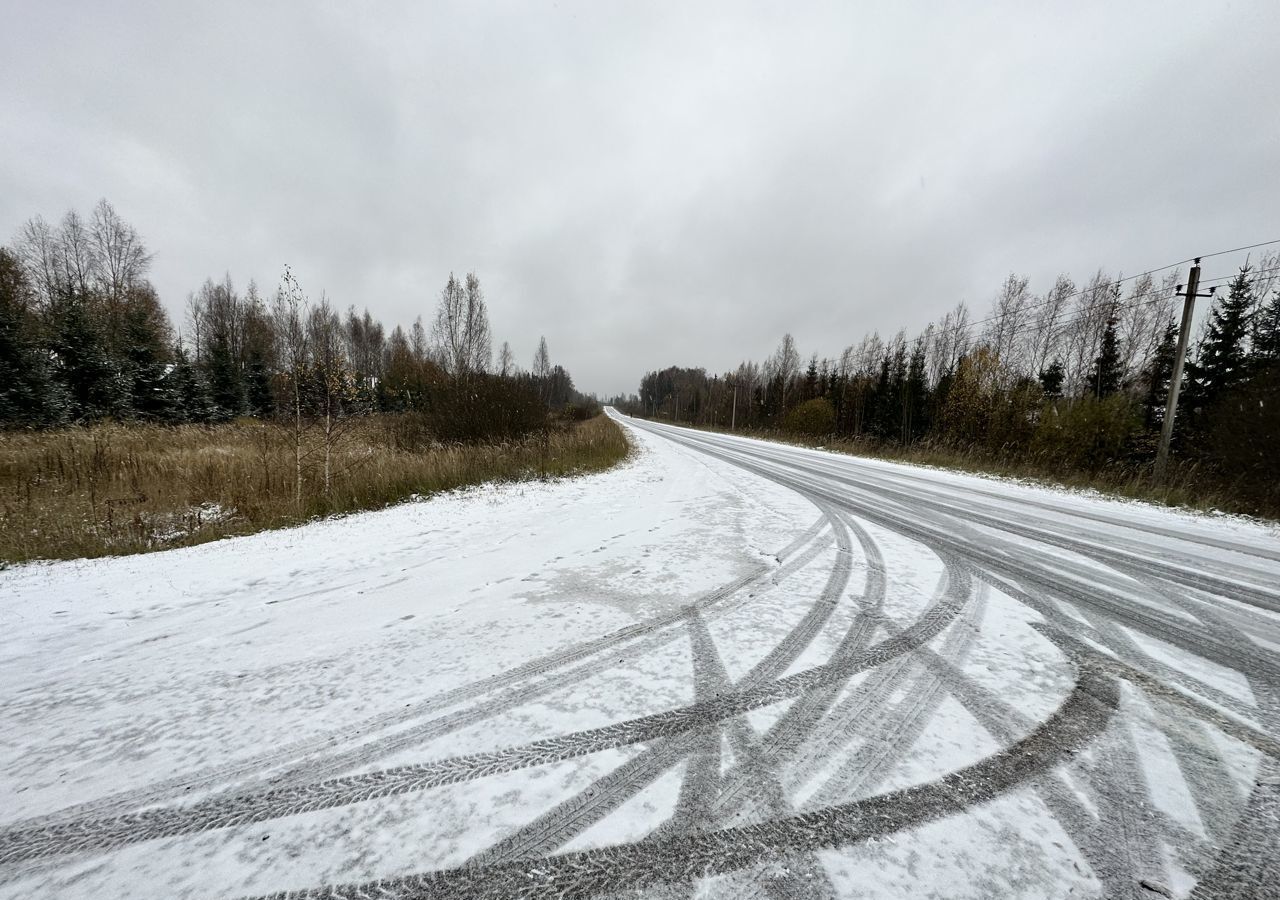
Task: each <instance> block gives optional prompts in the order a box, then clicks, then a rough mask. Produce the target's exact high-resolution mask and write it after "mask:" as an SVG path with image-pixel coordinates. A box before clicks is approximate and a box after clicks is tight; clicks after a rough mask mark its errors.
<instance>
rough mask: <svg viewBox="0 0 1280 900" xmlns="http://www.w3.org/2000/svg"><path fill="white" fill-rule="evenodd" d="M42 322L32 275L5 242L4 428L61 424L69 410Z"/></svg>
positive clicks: (0, 263)
mask: <svg viewBox="0 0 1280 900" xmlns="http://www.w3.org/2000/svg"><path fill="white" fill-rule="evenodd" d="M36 325H37V323H36V320H35V317H34V316H33V315H32V314H31V309H30V290H29V285H28V284H27V279H26V275H25V273H24V272H23V271H22V267H21V266H20V265H19V263H18V260H17V258H16V257H14V256H13V254H11V253H10V252H9V251H8V250H7V249H5V248H3V247H0V427H4V426H9V425H19V426H27V427H33V426H38V425H50V424H56V423H57V422H59V421H61V420H62V418H63V415H64V414H65V404H64V403H62V402H60V401H61V400H62V398H61V396H60V395H59V393H58V391H57V390H56V388H55V385H54V384H53V382H52V380H51V379H50V377H49V365H48V358H47V356H46V355H45V354H44V353H43V352H42V351H41V349H40V346H39V340H38V336H37V332H36Z"/></svg>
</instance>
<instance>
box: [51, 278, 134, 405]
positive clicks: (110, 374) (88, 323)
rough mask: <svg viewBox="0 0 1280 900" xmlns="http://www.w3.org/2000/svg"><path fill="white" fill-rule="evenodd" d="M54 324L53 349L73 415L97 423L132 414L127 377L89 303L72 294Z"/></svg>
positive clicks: (55, 318)
mask: <svg viewBox="0 0 1280 900" xmlns="http://www.w3.org/2000/svg"><path fill="white" fill-rule="evenodd" d="M52 318H53V321H52V323H51V332H52V333H51V334H50V340H49V344H50V349H51V350H52V351H53V355H54V359H55V366H54V372H55V376H56V378H57V380H58V381H59V382H60V383H61V384H62V386H63V387H64V388H65V390H66V393H67V396H68V400H69V414H70V418H72V419H74V420H76V421H79V422H93V421H97V420H98V419H102V418H105V417H106V416H112V415H114V416H119V417H126V418H127V417H128V415H129V414H130V413H131V408H130V405H129V390H128V384H127V383H126V380H125V379H124V378H123V377H122V374H121V372H120V370H119V368H118V366H117V365H116V361H115V360H113V359H112V358H111V356H110V354H109V353H108V352H107V347H106V343H105V340H104V337H103V334H102V331H101V329H100V328H99V324H98V322H97V321H96V320H95V318H94V316H93V315H92V312H91V310H90V309H89V304H88V302H87V301H86V300H85V299H84V298H83V297H80V296H72V297H70V298H69V299H67V300H66V302H64V303H62V304H60V309H59V310H58V312H57V314H56V315H54V316H53V317H52Z"/></svg>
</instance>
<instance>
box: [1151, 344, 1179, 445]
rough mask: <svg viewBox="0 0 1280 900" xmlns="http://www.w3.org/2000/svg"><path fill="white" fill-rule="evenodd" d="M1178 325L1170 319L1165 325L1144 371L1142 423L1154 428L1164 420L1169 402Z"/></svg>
mask: <svg viewBox="0 0 1280 900" xmlns="http://www.w3.org/2000/svg"><path fill="white" fill-rule="evenodd" d="M1177 341H1178V325H1177V323H1176V322H1174V321H1173V319H1170V320H1169V322H1168V324H1167V325H1166V326H1165V329H1164V334H1163V335H1161V337H1160V343H1159V344H1158V345H1156V352H1155V353H1154V354H1153V355H1152V357H1151V363H1150V364H1149V365H1148V366H1147V371H1146V372H1145V373H1144V377H1145V380H1146V386H1147V394H1146V397H1145V399H1144V401H1143V407H1144V409H1143V424H1144V425H1146V427H1147V429H1148V430H1154V429H1155V428H1156V427H1157V426H1159V425H1160V424H1161V423H1163V422H1164V411H1165V405H1166V404H1167V403H1168V402H1169V381H1170V379H1172V378H1173V354H1174V351H1175V350H1176V349H1177Z"/></svg>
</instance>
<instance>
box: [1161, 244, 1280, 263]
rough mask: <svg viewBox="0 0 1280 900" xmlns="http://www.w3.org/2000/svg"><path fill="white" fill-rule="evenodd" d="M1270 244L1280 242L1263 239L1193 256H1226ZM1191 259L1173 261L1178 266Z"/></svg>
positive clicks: (1201, 257)
mask: <svg viewBox="0 0 1280 900" xmlns="http://www.w3.org/2000/svg"><path fill="white" fill-rule="evenodd" d="M1272 244H1280V238H1276V239H1275V240H1274V241H1263V242H1262V243H1261V244H1250V245H1249V246H1248V247H1235V248H1234V249H1231V250H1219V251H1218V252H1217V253H1202V254H1200V255H1199V256H1197V257H1195V259H1208V258H1209V257H1211V256H1226V255H1227V254H1228V253H1239V252H1241V251H1242V250H1256V249H1258V248H1259V247H1269V246H1271V245H1272ZM1192 261H1193V260H1191V259H1184V260H1183V261H1182V262H1180V263H1175V264H1174V265H1179V266H1180V265H1182V263H1187V262H1192Z"/></svg>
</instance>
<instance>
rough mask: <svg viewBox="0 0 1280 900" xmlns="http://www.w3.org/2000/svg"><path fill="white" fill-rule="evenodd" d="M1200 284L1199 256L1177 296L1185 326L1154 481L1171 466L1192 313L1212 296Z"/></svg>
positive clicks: (1179, 336) (1158, 479)
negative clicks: (1199, 301)
mask: <svg viewBox="0 0 1280 900" xmlns="http://www.w3.org/2000/svg"><path fill="white" fill-rule="evenodd" d="M1199 287H1200V257H1198V256H1197V257H1196V263H1195V265H1194V266H1192V267H1191V274H1190V275H1188V276H1187V289H1186V291H1185V292H1183V290H1182V285H1178V293H1177V294H1176V295H1175V296H1178V297H1182V298H1183V301H1182V325H1181V327H1180V328H1179V329H1178V349H1177V350H1176V351H1174V354H1173V375H1172V377H1171V378H1170V379H1169V402H1168V403H1167V404H1166V406H1165V410H1164V427H1163V428H1162V429H1161V430H1160V449H1159V451H1158V452H1157V453H1156V470H1155V480H1156V482H1157V483H1159V482H1161V481H1164V473H1165V469H1166V468H1167V467H1168V465H1169V443H1170V441H1172V440H1173V419H1174V416H1176V415H1177V413H1178V391H1179V390H1180V389H1181V388H1182V367H1183V364H1184V363H1186V360H1187V340H1188V339H1189V338H1190V337H1191V316H1192V314H1193V313H1194V312H1195V305H1196V298H1197V297H1211V296H1213V289H1212V288H1210V290H1209V293H1207V294H1198V293H1196V291H1197V290H1198V289H1199Z"/></svg>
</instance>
